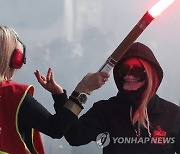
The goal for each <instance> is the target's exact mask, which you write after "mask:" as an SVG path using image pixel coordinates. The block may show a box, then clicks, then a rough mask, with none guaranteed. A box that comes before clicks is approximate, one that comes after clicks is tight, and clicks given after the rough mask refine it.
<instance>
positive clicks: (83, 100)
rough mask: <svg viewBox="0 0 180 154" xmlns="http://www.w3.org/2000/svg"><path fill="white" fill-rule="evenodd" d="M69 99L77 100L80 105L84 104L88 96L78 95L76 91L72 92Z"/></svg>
mask: <svg viewBox="0 0 180 154" xmlns="http://www.w3.org/2000/svg"><path fill="white" fill-rule="evenodd" d="M71 97H73V98H74V99H77V100H78V102H79V103H80V104H85V103H86V101H87V99H88V95H87V94H86V93H79V92H77V91H73V92H72V94H71Z"/></svg>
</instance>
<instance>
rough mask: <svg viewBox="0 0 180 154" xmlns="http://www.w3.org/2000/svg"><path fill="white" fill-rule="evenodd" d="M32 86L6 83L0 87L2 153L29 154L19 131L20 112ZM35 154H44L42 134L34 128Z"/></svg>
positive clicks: (0, 150) (0, 146)
mask: <svg viewBox="0 0 180 154" xmlns="http://www.w3.org/2000/svg"><path fill="white" fill-rule="evenodd" d="M33 91H34V88H33V86H31V85H24V84H18V83H15V82H12V81H5V82H3V83H2V85H1V86H0V153H1V152H5V153H10V154H29V153H30V151H29V149H28V148H27V146H26V144H25V142H24V141H23V138H22V136H21V134H20V132H19V129H18V112H19V109H20V107H21V104H22V102H23V100H24V98H25V96H26V94H27V93H30V94H32V95H33ZM32 144H33V154H44V149H43V145H42V140H41V137H40V133H39V132H38V131H36V130H34V129H33V128H32Z"/></svg>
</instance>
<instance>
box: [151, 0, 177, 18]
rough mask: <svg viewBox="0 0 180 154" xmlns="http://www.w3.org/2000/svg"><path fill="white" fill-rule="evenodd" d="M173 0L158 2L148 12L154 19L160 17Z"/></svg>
mask: <svg viewBox="0 0 180 154" xmlns="http://www.w3.org/2000/svg"><path fill="white" fill-rule="evenodd" d="M174 1H175V0H160V1H159V2H158V3H157V4H156V5H154V6H153V7H152V8H151V9H150V10H149V11H148V12H149V14H150V15H151V16H152V17H153V18H155V17H156V16H158V15H160V14H161V12H163V11H164V10H165V9H166V8H167V7H168V6H169V5H171V4H172V3H173V2H174Z"/></svg>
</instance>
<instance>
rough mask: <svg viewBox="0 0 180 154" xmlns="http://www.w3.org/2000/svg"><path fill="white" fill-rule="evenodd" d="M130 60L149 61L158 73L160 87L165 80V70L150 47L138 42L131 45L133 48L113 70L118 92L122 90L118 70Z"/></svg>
mask: <svg viewBox="0 0 180 154" xmlns="http://www.w3.org/2000/svg"><path fill="white" fill-rule="evenodd" d="M129 58H140V59H143V60H145V61H147V62H148V63H149V64H150V65H151V66H152V67H153V68H154V69H155V71H156V73H157V75H158V79H159V85H160V83H161V81H162V78H163V70H162V68H161V66H160V64H159V62H158V61H157V59H156V57H155V56H154V54H153V52H152V51H151V49H150V48H149V47H147V46H146V45H144V44H142V43H140V42H136V43H133V44H132V45H131V47H130V48H129V49H128V50H127V52H126V53H125V54H124V55H123V57H122V58H121V59H120V60H119V61H118V63H117V64H116V65H115V67H114V69H113V75H114V80H115V83H116V86H117V88H118V90H119V89H120V85H119V84H118V83H119V76H118V70H119V67H120V66H121V64H122V63H123V62H124V61H125V60H127V59H129Z"/></svg>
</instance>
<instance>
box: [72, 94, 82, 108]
mask: <svg viewBox="0 0 180 154" xmlns="http://www.w3.org/2000/svg"><path fill="white" fill-rule="evenodd" d="M69 100H71V101H73V102H74V103H76V104H77V105H78V106H79V107H80V108H81V109H84V107H83V106H82V104H81V103H80V102H79V100H78V99H76V97H73V96H72V95H71V96H69Z"/></svg>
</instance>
